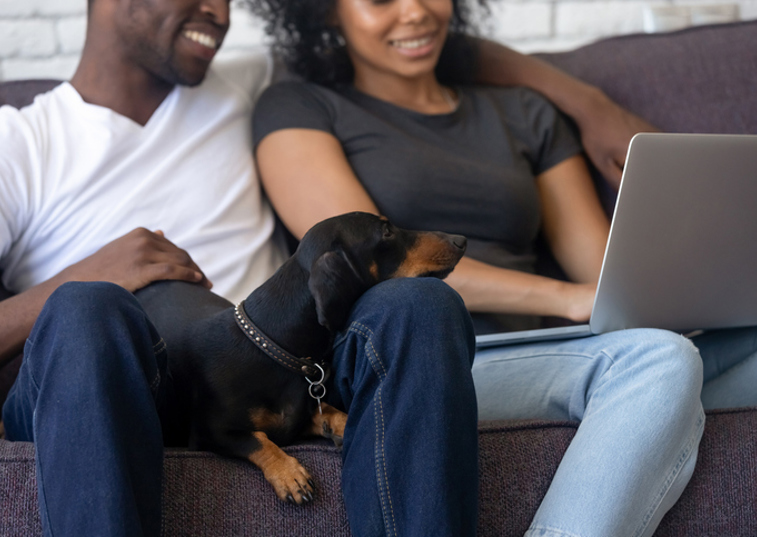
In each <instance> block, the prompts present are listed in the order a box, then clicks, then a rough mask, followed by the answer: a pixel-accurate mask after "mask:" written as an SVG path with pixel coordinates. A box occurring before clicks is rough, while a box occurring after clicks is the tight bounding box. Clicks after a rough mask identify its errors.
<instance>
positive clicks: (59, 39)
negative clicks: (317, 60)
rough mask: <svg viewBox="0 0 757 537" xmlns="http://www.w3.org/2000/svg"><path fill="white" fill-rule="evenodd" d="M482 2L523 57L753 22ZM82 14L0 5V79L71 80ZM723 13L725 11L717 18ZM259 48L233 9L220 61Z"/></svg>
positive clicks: (69, 1)
mask: <svg viewBox="0 0 757 537" xmlns="http://www.w3.org/2000/svg"><path fill="white" fill-rule="evenodd" d="M489 3H490V13H489V14H487V15H485V16H483V17H482V22H481V28H482V31H483V33H484V34H485V35H487V36H489V37H491V38H493V39H497V40H499V41H502V42H504V43H507V44H508V45H510V46H512V47H514V48H516V49H519V50H522V51H524V52H533V51H537V50H543V51H544V50H547V51H548V50H565V49H569V48H574V47H576V46H580V45H582V44H585V43H588V42H591V41H594V40H596V39H598V38H601V37H605V36H610V35H618V34H626V33H633V32H641V31H644V29H645V26H644V23H645V11H649V10H650V8H654V7H655V6H668V7H670V6H678V7H683V8H684V12H685V14H686V15H687V17H688V18H687V19H686V20H687V23H690V22H691V21H692V20H694V19H696V17H695V16H694V15H695V13H693V12H692V13H691V14H690V13H689V11H686V10H687V9H688V8H689V7H691V6H700V7H701V6H720V7H721V8H722V7H725V6H731V7H732V8H733V9H732V10H731V12H730V13H731V16H736V17H737V18H741V19H743V20H750V19H757V0H489ZM86 10H87V0H0V80H14V79H20V78H68V77H70V76H71V75H72V74H73V72H74V70H75V68H76V65H77V63H78V60H79V54H80V52H81V48H82V45H83V43H84V32H85V28H86ZM728 12H729V10H728V9H727V8H726V9H725V10H724V13H726V14H728ZM707 13H709V11H707V10H705V14H707ZM676 14H677V15H680V13H676ZM648 15H649V14H647V17H648ZM715 15H717V14H715ZM677 20H683V19H677ZM694 22H696V20H694ZM262 44H264V36H263V30H262V25H261V23H260V22H259V21H257V20H255V19H254V18H253V17H252V16H251V15H249V13H247V12H246V11H245V10H244V9H243V8H240V7H238V6H234V8H233V12H232V28H231V30H230V32H229V35H228V36H227V38H226V41H225V43H224V47H223V50H222V51H221V54H222V55H225V56H232V55H237V54H240V53H243V52H244V51H245V50H247V49H250V48H254V47H259V46H261V45H262Z"/></svg>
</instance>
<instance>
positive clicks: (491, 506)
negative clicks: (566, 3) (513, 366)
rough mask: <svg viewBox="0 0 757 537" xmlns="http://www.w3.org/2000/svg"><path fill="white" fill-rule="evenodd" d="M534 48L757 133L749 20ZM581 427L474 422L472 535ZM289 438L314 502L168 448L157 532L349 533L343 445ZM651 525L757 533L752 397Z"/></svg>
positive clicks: (32, 88)
mask: <svg viewBox="0 0 757 537" xmlns="http://www.w3.org/2000/svg"><path fill="white" fill-rule="evenodd" d="M542 57H544V58H545V59H547V60H548V61H550V62H553V63H554V64H556V65H558V66H559V67H561V68H562V69H565V70H566V71H568V72H571V73H573V74H575V75H576V76H578V77H580V78H583V79H585V80H587V81H589V82H591V83H593V84H595V85H597V86H599V87H601V88H602V89H603V90H604V91H605V92H606V93H607V94H608V95H610V96H611V97H612V98H614V99H615V100H616V101H617V102H619V103H620V104H622V105H624V106H626V107H627V108H629V109H631V110H633V111H635V112H636V113H638V114H639V115H641V116H642V117H644V118H646V119H648V120H650V121H651V122H653V123H655V124H656V125H658V126H659V127H660V128H662V129H663V130H667V131H674V132H723V133H726V132H728V133H752V134H754V133H757V21H753V22H746V23H737V24H729V25H722V26H711V27H700V28H694V29H689V30H684V31H681V32H677V33H673V34H662V35H633V36H626V37H619V38H612V39H606V40H603V41H600V42H598V43H595V44H593V45H589V46H586V47H583V48H580V49H577V50H575V51H571V52H566V53H559V54H548V55H542ZM54 84H55V82H54V81H21V82H7V83H4V84H0V104H3V103H8V104H13V105H15V106H19V105H23V104H25V103H28V102H29V101H30V100H31V98H32V97H33V95H34V94H36V93H38V92H40V91H43V90H46V89H48V88H50V87H51V86H52V85H54ZM756 173H757V171H756ZM1 293H2V290H0V299H2V298H3V297H2V295H1ZM17 367H18V362H15V363H13V364H11V365H9V366H6V367H5V368H3V369H2V371H0V377H1V378H0V397H2V398H4V396H5V393H6V391H7V388H8V385H9V383H10V382H11V381H12V378H13V375H14V374H15V371H16V370H17ZM576 427H577V424H575V423H564V422H537V421H526V422H487V423H483V422H482V423H481V425H480V440H481V450H480V460H481V486H480V487H481V504H480V522H479V534H480V535H482V536H497V537H506V536H517V535H522V534H523V533H524V532H525V530H526V528H527V527H528V525H529V523H530V520H531V518H532V517H533V515H534V513H535V512H536V509H537V507H538V505H539V502H540V501H541V498H542V497H543V496H544V494H545V493H546V491H547V488H548V486H549V483H550V480H551V478H552V476H553V475H554V472H555V470H556V468H557V465H558V464H559V462H560V459H561V457H562V454H563V453H564V451H565V449H566V448H567V446H568V444H569V443H570V441H571V439H572V438H573V435H574V434H575V430H576ZM287 451H288V452H289V453H292V454H295V455H296V456H297V457H298V458H299V459H300V460H301V461H302V462H303V464H304V465H305V466H306V467H307V468H308V469H309V470H310V471H311V473H312V474H313V475H314V476H315V480H316V481H317V487H318V494H317V498H316V501H315V502H313V503H312V504H310V505H308V506H305V507H293V506H289V505H285V504H283V503H281V502H279V501H278V500H277V499H276V498H275V496H274V494H273V493H272V491H271V490H270V487H269V486H268V485H267V484H266V482H265V481H264V480H263V477H262V475H261V473H260V472H259V471H258V470H257V469H255V468H253V467H252V466H251V465H249V464H246V463H244V462H242V461H234V460H228V459H224V458H221V457H218V456H216V455H212V454H209V453H194V452H187V451H180V450H170V451H168V452H167V453H166V457H165V485H164V500H163V502H164V515H165V516H164V522H163V529H164V534H165V535H167V536H214V537H215V536H225V535H234V536H237V535H260V536H266V537H274V536H278V535H282V536H283V535H303V536H304V535H329V536H348V535H350V532H349V528H348V526H347V520H346V516H345V511H344V504H343V501H342V498H341V492H340V488H339V484H340V470H341V460H340V456H339V452H338V450H337V449H335V448H334V447H332V446H329V445H328V444H326V443H324V442H312V443H305V444H302V445H297V446H293V447H290V448H287ZM40 532H41V530H40V522H39V513H38V510H37V490H36V485H35V477H34V447H33V446H32V445H31V444H22V443H18V444H13V443H9V442H5V441H2V440H0V536H24V537H26V536H37V535H40ZM656 535H657V536H679V537H697V536H712V537H716V536H717V537H725V536H727V537H739V536H743V537H747V536H751V537H754V536H757V409H731V410H722V411H714V412H709V413H708V416H707V424H706V427H705V432H704V438H703V440H702V444H701V447H700V455H699V462H698V465H697V469H696V471H695V473H694V477H693V479H692V481H691V483H690V484H689V486H688V487H687V488H686V490H685V491H684V493H683V496H682V498H681V500H680V501H679V502H678V504H677V505H676V506H675V507H674V508H673V509H672V510H671V511H670V513H668V514H667V516H666V517H665V518H664V519H663V521H662V524H661V526H660V528H659V530H658V531H657V533H656ZM608 537H611V536H608Z"/></svg>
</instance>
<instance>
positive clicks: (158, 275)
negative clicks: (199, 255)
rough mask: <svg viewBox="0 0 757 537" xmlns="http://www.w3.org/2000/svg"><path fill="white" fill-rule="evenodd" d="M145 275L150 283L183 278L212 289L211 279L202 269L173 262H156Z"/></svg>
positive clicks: (148, 268)
mask: <svg viewBox="0 0 757 537" xmlns="http://www.w3.org/2000/svg"><path fill="white" fill-rule="evenodd" d="M145 275H146V276H147V279H149V280H150V283H152V282H156V281H160V280H181V281H185V282H191V283H199V284H202V285H204V286H205V287H207V288H208V289H210V285H212V284H211V283H210V281H209V280H208V279H207V278H206V277H205V275H204V274H203V273H202V272H201V271H200V270H195V269H192V268H189V267H186V266H182V265H176V264H173V263H155V264H152V265H150V266H149V267H147V269H146V270H145Z"/></svg>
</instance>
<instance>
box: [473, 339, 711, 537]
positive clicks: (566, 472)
mask: <svg viewBox="0 0 757 537" xmlns="http://www.w3.org/2000/svg"><path fill="white" fill-rule="evenodd" d="M713 345H714V342H713ZM473 377H474V382H475V385H476V391H477V397H478V404H479V419H484V420H485V419H523V418H542V419H556V420H576V421H580V422H581V424H580V426H579V427H578V431H577V432H576V435H575V437H574V439H573V441H572V442H571V444H570V447H569V448H568V450H567V451H566V453H565V456H564V458H563V460H562V462H561V463H560V466H559V468H558V470H557V473H556V475H555V477H554V480H553V481H552V484H551V486H550V488H549V490H548V492H547V495H546V496H545V498H544V500H543V502H542V504H541V506H540V507H539V509H538V511H537V513H536V516H535V517H534V520H533V522H532V524H531V527H530V529H529V530H528V532H527V533H526V536H527V537H536V536H549V537H556V536H561V537H593V536H596V537H621V536H629V537H631V536H634V537H640V536H648V535H652V533H654V530H655V529H656V528H657V526H658V524H659V523H660V520H661V519H662V517H663V515H664V514H665V513H666V512H667V511H668V509H670V508H671V507H672V506H673V504H674V503H675V502H676V501H677V500H678V498H679V497H680V495H681V493H682V492H683V489H684V487H685V486H686V484H687V483H688V481H689V478H690V477H691V475H692V473H693V471H694V465H695V463H696V456H697V447H698V444H699V440H700V439H701V436H702V430H703V427H704V413H703V410H702V404H701V400H700V393H701V390H702V378H703V377H702V361H701V360H700V357H699V353H698V351H697V348H696V347H695V346H694V344H692V342H691V341H690V340H687V339H685V338H683V337H681V336H678V335H675V334H673V333H671V332H666V331H662V330H646V329H645V330H626V331H620V332H613V333H609V334H605V335H601V336H594V337H590V338H586V339H576V340H571V341H561V342H550V343H539V344H529V345H518V346H511V347H501V348H495V349H490V350H485V351H481V352H479V353H478V354H477V355H476V358H475V361H474V365H473Z"/></svg>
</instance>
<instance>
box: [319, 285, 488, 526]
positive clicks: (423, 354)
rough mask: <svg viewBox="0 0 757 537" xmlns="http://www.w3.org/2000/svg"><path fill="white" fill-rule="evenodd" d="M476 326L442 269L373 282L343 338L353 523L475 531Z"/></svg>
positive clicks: (342, 398) (339, 389)
mask: <svg viewBox="0 0 757 537" xmlns="http://www.w3.org/2000/svg"><path fill="white" fill-rule="evenodd" d="M472 360H473V332H472V327H471V322H470V317H469V316H468V314H467V312H466V310H465V307H464V305H463V302H462V300H461V299H460V297H459V296H458V295H457V293H455V292H454V291H452V289H451V288H450V287H449V286H447V285H446V284H445V283H443V282H441V281H439V280H436V279H433V278H420V279H415V278H413V279H409V278H403V279H399V280H390V281H388V282H384V283H382V284H379V285H378V286H376V287H374V288H372V289H370V290H369V291H368V292H367V293H366V294H365V295H364V296H363V297H362V298H361V299H360V300H359V301H358V303H357V305H356V306H355V308H354V309H353V311H352V314H351V317H350V321H349V324H348V325H347V328H346V330H345V331H344V332H343V334H342V335H341V337H340V338H339V339H338V341H337V342H336V345H335V353H334V383H333V385H334V391H335V392H336V395H337V396H338V399H339V400H338V401H336V404H337V405H340V406H343V407H344V408H346V409H347V410H348V414H349V418H348V421H347V427H346V430H345V438H344V451H343V460H344V471H343V474H342V488H343V490H344V501H345V504H346V507H347V515H348V518H349V521H350V527H351V529H352V532H353V534H354V535H356V536H357V537H366V536H384V535H387V536H403V537H404V536H429V535H433V536H435V537H444V536H450V537H465V536H473V535H475V532H476V520H477V514H478V503H477V497H478V430H477V418H476V396H475V392H474V389H473V381H472V379H471V372H470V367H471V362H472Z"/></svg>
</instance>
